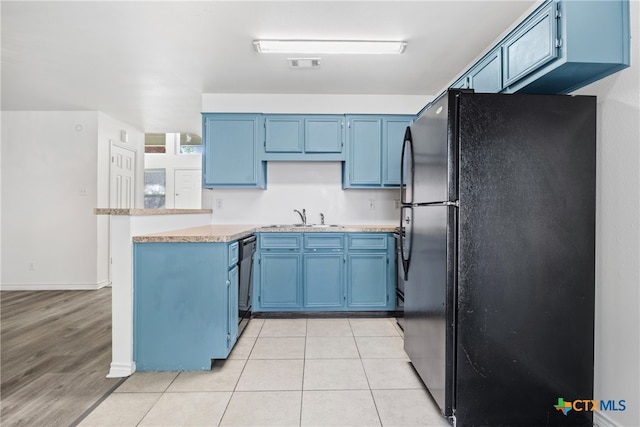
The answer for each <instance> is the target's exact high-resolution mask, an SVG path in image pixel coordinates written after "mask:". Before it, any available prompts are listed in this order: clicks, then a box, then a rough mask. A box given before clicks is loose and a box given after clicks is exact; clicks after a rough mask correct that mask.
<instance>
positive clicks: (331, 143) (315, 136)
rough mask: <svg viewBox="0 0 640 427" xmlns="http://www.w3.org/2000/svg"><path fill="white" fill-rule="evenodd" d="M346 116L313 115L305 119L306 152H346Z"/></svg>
mask: <svg viewBox="0 0 640 427" xmlns="http://www.w3.org/2000/svg"><path fill="white" fill-rule="evenodd" d="M344 121H345V118H344V116H312V117H307V118H305V119H304V131H305V140H304V150H305V152H306V153H338V154H342V153H343V152H344Z"/></svg>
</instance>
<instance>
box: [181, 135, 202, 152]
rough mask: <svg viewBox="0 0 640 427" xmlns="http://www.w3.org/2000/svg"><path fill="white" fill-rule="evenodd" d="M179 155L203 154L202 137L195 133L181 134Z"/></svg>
mask: <svg viewBox="0 0 640 427" xmlns="http://www.w3.org/2000/svg"><path fill="white" fill-rule="evenodd" d="M179 135H180V139H179V142H178V154H202V137H200V135H196V134H195V133H181V134H179Z"/></svg>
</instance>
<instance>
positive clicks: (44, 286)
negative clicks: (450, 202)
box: [0, 280, 109, 291]
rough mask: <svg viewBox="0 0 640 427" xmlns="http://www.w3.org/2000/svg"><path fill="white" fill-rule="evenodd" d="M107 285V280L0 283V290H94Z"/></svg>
mask: <svg viewBox="0 0 640 427" xmlns="http://www.w3.org/2000/svg"><path fill="white" fill-rule="evenodd" d="M108 285H109V281H108V280H103V281H101V282H98V283H76V284H68V283H65V284H56V283H34V284H22V285H11V284H5V283H3V284H1V285H0V291H95V290H96V289H101V288H104V287H105V286H108Z"/></svg>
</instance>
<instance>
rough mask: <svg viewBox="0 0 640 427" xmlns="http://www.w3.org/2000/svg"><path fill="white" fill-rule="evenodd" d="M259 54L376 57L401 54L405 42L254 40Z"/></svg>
mask: <svg viewBox="0 0 640 427" xmlns="http://www.w3.org/2000/svg"><path fill="white" fill-rule="evenodd" d="M253 46H254V47H255V49H256V50H257V51H258V52H261V53H305V54H311V55H318V54H351V55H361V54H362V55H376V54H378V55H379V54H398V53H403V52H404V50H405V49H406V47H407V42H403V41H373V40H254V41H253Z"/></svg>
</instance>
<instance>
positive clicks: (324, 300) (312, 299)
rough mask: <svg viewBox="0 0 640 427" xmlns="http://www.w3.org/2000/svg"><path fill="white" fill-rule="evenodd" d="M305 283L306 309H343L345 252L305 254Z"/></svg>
mask: <svg viewBox="0 0 640 427" xmlns="http://www.w3.org/2000/svg"><path fill="white" fill-rule="evenodd" d="M303 284H304V285H303V286H304V307H305V309H334V310H337V309H342V308H343V307H344V299H345V297H344V254H343V253H318V254H305V255H304V281H303Z"/></svg>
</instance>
